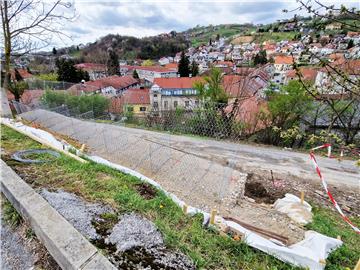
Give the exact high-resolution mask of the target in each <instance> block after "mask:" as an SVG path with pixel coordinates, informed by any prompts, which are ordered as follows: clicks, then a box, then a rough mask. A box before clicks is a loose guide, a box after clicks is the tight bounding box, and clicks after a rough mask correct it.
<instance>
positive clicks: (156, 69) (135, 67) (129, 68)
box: [120, 63, 177, 72]
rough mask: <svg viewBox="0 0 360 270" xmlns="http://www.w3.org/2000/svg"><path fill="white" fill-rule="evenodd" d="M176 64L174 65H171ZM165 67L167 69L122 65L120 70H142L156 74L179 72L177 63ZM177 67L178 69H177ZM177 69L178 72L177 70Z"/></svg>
mask: <svg viewBox="0 0 360 270" xmlns="http://www.w3.org/2000/svg"><path fill="white" fill-rule="evenodd" d="M171 64H174V65H171ZM167 65H171V66H170V67H167ZM167 65H165V67H162V66H129V65H122V66H120V68H127V69H128V70H134V69H140V70H149V71H154V72H174V71H177V64H176V63H170V64H167ZM175 65H176V67H175ZM175 68H176V70H175Z"/></svg>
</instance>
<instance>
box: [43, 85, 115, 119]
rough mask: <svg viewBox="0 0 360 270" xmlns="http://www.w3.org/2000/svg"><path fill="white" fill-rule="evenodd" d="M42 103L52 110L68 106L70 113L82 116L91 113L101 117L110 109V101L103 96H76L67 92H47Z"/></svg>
mask: <svg viewBox="0 0 360 270" xmlns="http://www.w3.org/2000/svg"><path fill="white" fill-rule="evenodd" d="M42 103H43V104H45V105H47V106H49V107H50V108H54V107H59V106H62V105H66V106H67V108H68V109H69V110H70V111H75V112H76V113H79V114H82V113H86V112H89V111H92V112H93V113H94V117H98V116H101V115H102V114H104V112H105V111H106V110H107V109H108V107H109V100H108V99H107V98H106V97H103V96H101V95H91V96H74V95H71V94H68V93H65V92H57V91H51V90H48V91H45V93H44V95H43V96H42Z"/></svg>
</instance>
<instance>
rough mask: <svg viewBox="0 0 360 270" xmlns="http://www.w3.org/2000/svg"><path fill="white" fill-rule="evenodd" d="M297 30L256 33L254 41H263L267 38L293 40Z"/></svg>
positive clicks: (277, 40) (276, 40)
mask: <svg viewBox="0 0 360 270" xmlns="http://www.w3.org/2000/svg"><path fill="white" fill-rule="evenodd" d="M296 34H297V32H273V33H269V32H264V33H256V34H255V39H254V42H258V43H262V42H264V41H267V40H272V41H275V42H279V41H281V40H292V39H293V38H294V36H295V35H296Z"/></svg>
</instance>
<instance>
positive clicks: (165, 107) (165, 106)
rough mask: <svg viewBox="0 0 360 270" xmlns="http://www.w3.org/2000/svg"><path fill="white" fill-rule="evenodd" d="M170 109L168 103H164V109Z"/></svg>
mask: <svg viewBox="0 0 360 270" xmlns="http://www.w3.org/2000/svg"><path fill="white" fill-rule="evenodd" d="M167 108H168V101H164V109H165V110H167Z"/></svg>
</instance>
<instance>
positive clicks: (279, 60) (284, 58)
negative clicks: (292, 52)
mask: <svg viewBox="0 0 360 270" xmlns="http://www.w3.org/2000/svg"><path fill="white" fill-rule="evenodd" d="M274 60H275V64H278V65H284V64H288V65H292V64H293V63H294V59H293V58H292V56H288V55H277V56H275V59H274Z"/></svg>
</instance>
